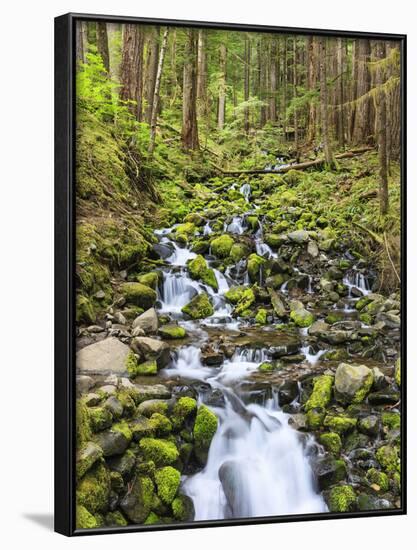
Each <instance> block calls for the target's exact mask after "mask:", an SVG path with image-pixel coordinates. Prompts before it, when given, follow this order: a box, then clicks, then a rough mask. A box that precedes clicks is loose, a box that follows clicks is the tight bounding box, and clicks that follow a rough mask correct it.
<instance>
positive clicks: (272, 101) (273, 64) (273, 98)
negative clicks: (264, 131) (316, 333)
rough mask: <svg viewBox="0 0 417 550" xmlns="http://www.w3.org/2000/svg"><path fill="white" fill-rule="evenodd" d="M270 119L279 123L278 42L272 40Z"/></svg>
mask: <svg viewBox="0 0 417 550" xmlns="http://www.w3.org/2000/svg"><path fill="white" fill-rule="evenodd" d="M269 119H270V121H271V122H276V121H277V42H276V38H272V39H271V56H270V62H269Z"/></svg>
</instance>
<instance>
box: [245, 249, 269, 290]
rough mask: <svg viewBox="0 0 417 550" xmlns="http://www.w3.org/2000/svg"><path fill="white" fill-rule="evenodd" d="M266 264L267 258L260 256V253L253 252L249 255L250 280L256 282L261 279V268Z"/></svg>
mask: <svg viewBox="0 0 417 550" xmlns="http://www.w3.org/2000/svg"><path fill="white" fill-rule="evenodd" d="M264 264H265V259H264V258H261V256H258V254H251V255H250V256H249V258H248V267H247V269H248V275H249V280H250V281H251V282H252V283H256V282H259V281H260V278H261V270H262V267H263V265H264Z"/></svg>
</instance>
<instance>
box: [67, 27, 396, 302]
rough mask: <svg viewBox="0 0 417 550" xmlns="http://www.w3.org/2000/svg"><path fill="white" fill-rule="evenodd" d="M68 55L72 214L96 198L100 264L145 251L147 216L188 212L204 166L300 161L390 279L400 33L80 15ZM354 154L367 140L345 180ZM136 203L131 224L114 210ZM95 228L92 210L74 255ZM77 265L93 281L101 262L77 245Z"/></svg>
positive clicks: (158, 219)
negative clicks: (338, 33)
mask: <svg viewBox="0 0 417 550" xmlns="http://www.w3.org/2000/svg"><path fill="white" fill-rule="evenodd" d="M76 55H77V107H78V112H77V117H78V132H79V133H78V142H77V143H78V163H77V164H78V174H77V177H78V189H77V192H78V208H79V210H78V215H79V219H80V220H82V219H83V217H86V218H89V217H90V218H91V212H92V208H93V203H94V204H95V206H94V216H95V218H96V220H95V223H96V224H98V225H99V229H98V237H97V238H98V239H99V240H102V239H103V238H104V237H105V235H107V236H108V237H109V239H110V241H114V242H111V244H109V243H107V242H106V243H104V244H103V247H104V248H108V249H111V252H108V251H107V252H106V253H105V256H106V255H107V256H109V257H108V258H106V265H104V266H103V265H102V262H101V263H100V265H98V266H97V269H98V271H103V270H104V271H106V270H107V265H110V269H112V267H115V266H116V267H118V268H123V267H126V266H128V265H131V263H132V258H138V257H139V258H144V257H145V256H146V254H145V249H146V246H147V244H146V243H147V242H148V241H149V240H152V239H151V237H150V232H151V230H150V228H149V230H148V229H147V223H148V222H147V216H148V215H150V216H151V219H150V220H149V221H150V225H151V226H154V225H155V224H156V225H157V224H158V223H164V221H166V220H163V219H162V218H163V217H164V216H165V218H166V217H167V216H168V218H169V217H171V219H172V221H175V216H177V218H178V216H183V215H185V214H186V213H187V200H186V196H187V193H188V194H191V195H192V194H193V193H196V192H197V191H202V190H201V185H202V184H203V182H204V181H207V180H208V179H209V178H213V177H218V178H225V177H226V178H227V177H235V178H236V177H239V176H240V177H244V176H245V175H248V174H249V175H251V174H253V175H256V174H257V173H264V172H272V173H276V174H283V173H285V172H287V171H288V170H293V169H294V168H299V169H300V170H303V173H304V174H306V178H307V180H308V181H307V182H306V185H305V189H304V193H305V194H306V195H307V196H308V194H309V193H313V195H312V196H311V200H314V201H316V202H320V200H321V198H322V197H321V194H322V193H323V190H324V189H325V188H326V185H323V184H322V181H317V182H314V181H310V180H311V178H313V180H314V178H316V177H318V178H320V177H321V178H322V179H323V180H324V183H326V182H330V181H332V183H333V185H334V188H333V191H335V193H333V192H332V193H330V195H331V197H332V201H331V202H330V203H329V204H328V205H327V207H328V208H330V211H332V212H333V214H332V216H333V221H334V225H335V227H336V226H337V222H336V220H339V221H343V224H344V229H346V222H349V225H350V222H351V221H353V222H354V223H355V224H356V225H350V227H351V229H353V231H352V233H353V234H352V239H353V240H354V241H357V248H358V250H361V252H367V253H369V254H371V255H374V256H375V258H374V259H375V261H376V262H377V263H379V267H380V272H381V273H382V278H381V286H382V287H383V286H384V285H385V286H386V287H387V288H391V289H395V288H396V286H397V285H398V283H399V276H398V271H399V265H398V264H399V252H398V250H399V194H400V193H399V164H398V161H399V158H400V153H401V151H400V51H399V44H398V43H396V42H393V41H391V42H390V41H386V42H385V41H372V40H369V39H366V38H363V39H362V38H361V39H358V38H355V39H353V38H352V39H351V38H341V37H335V38H330V37H318V36H297V35H279V34H269V33H250V32H232V31H227V32H225V31H220V30H211V29H199V30H197V29H187V28H171V27H170V28H168V27H157V26H146V25H135V24H126V25H121V24H113V23H111V24H109V23H104V22H97V23H95V22H79V24H78V26H77V52H76ZM356 154H358V155H360V154H363V157H361V159H360V163H359V164H355V170H356V173H355V178H358V179H360V185H358V186H357V188H356V189H352V188H351V185H352V182H351V181H350V177H349V174H346V173H345V172H344V168H346V167H347V169H348V170H350V166H349V165H348V164H346V163H347V162H349V158H351V157H355V159H357V158H359V157H356ZM344 159H347V161H346V160H344ZM310 168H312V170H310ZM316 168H318V169H319V172H317V171H315V169H316ZM304 170H305V171H306V172H304ZM308 178H310V180H309V179H308ZM311 184H312V185H311ZM329 185H330V184H328V186H327V188H328V189H329ZM300 191H302V188H301V187H300ZM339 192H345V194H346V197H345V198H344V199H343V200H341V199H340V198H339V199H338V200H336V199H337V196H338V193H339ZM314 193H315V195H314ZM390 203H391V204H390ZM145 204H146V206H144V205H145ZM156 205H158V207H157V208H154V207H155V206H156ZM97 206H99V208H97ZM103 208H104V210H103ZM106 209H109V210H110V211H113V212H116V211H117V213H118V215H119V221H116V220H115V218H114V216H110V217H109V216H108V215H107V214H106V215H105V216H104V212H105V211H106ZM167 210H169V214H168V212H167ZM139 211H141V215H142V216H143V217H141V218H140V221H139V218H138V215H139ZM132 215H133V216H134V217H135V224H133V225H132V224H131V223H130V222H129V221H125V222H123V221H122V220H124V217H125V216H127V218H129V216H132ZM97 216H103V218H102V220H101V222H100V223H99V222H98V219H97ZM104 217H105V218H106V219H105V220H104ZM178 219H179V218H178ZM138 222H139V223H138ZM120 223H126V225H127V227H126V229H125V244H124V245H123V244H120V242H119V241H120V231H119V229H120V228H119V227H117V225H118V224H120ZM101 225H104V227H105V229H104V230H103V227H101ZM135 225H136V228H135V229H134V226H135ZM96 231H97V227H96V226H93V225H92V224H91V219H90V220H89V222H88V223H84V224H82V226H81V228H80V230H79V235H78V236H79V249H80V251H81V252H80V253H81V256H83V254H82V249H83V248H84V250H85V243H86V242H87V241H88V239H89V238H90V237H91V233H95V232H96ZM133 234H134V235H136V236H135V237H134V239H135V243H132V241H131V239H130V237H129V236H128V235H131V236H132V235H133ZM138 235H140V238H139V237H138ZM115 237H117V238H116V239H115ZM125 245H126V246H125ZM118 247H119V248H120V250H119V249H118ZM112 264H113V266H112ZM78 269H79V271H80V276H81V279H82V280H83V276H84V283H85V282H86V281H87V280H88V283H89V284H90V287H94V286H100V285H95V284H94V282H93V280H94V279H98V280H101V277H102V276H104V274H103V273H102V274H101V276H100V274H98V273H97V272H95V273H93V274H92V273H88V274H86V273H85V272H86V271H88V267H86V266H84V265H83V257H81V262H79V265H78ZM105 278H106V279H109V275H106V276H105ZM87 292H88V293H90V292H91V288H87Z"/></svg>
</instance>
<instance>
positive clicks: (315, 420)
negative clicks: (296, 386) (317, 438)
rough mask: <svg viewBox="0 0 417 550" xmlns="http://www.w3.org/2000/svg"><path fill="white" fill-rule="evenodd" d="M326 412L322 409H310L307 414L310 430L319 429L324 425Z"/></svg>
mask: <svg viewBox="0 0 417 550" xmlns="http://www.w3.org/2000/svg"><path fill="white" fill-rule="evenodd" d="M325 414H326V413H325V412H324V411H323V410H322V409H309V410H308V411H307V414H306V422H307V427H308V428H309V429H310V430H319V429H320V428H321V426H322V425H323V420H324V416H325Z"/></svg>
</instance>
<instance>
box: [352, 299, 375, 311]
mask: <svg viewBox="0 0 417 550" xmlns="http://www.w3.org/2000/svg"><path fill="white" fill-rule="evenodd" d="M371 301H372V299H371V298H368V296H362V298H359V300H358V301H357V302H356V304H355V308H356V309H357V310H358V311H361V310H362V309H363V308H364V307H365V306H367V305H368V304H370V303H371Z"/></svg>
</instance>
